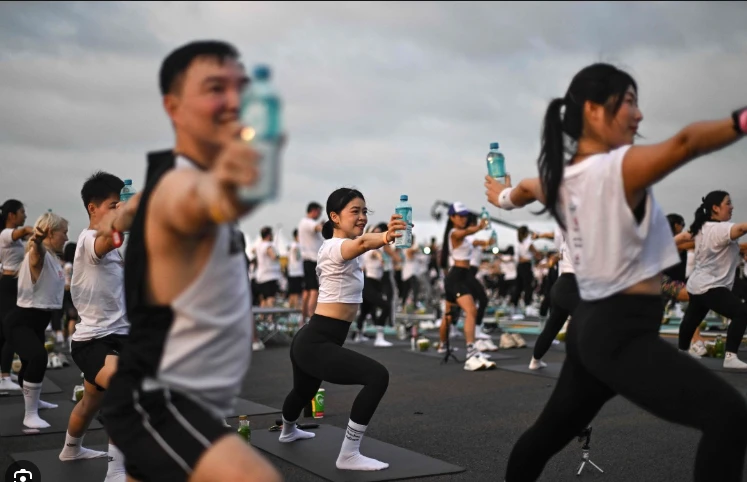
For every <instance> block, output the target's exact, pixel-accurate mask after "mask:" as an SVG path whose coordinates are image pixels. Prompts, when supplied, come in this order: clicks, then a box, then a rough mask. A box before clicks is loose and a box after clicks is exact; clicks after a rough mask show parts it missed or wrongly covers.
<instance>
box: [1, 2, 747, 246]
mask: <svg viewBox="0 0 747 482" xmlns="http://www.w3.org/2000/svg"><path fill="white" fill-rule="evenodd" d="M745 25H747V3H744V2H733V3H731V2H723V3H720V2H708V3H705V2H703V3H699V2H685V3H669V2H646V3H622V2H621V3H616V2H615V3H586V2H584V3H528V2H521V3H504V2H502V3H490V2H474V3H473V2H459V3H449V2H438V3H435V2H434V3H426V2H417V3H416V2H411V3H408V2H400V3H383V2H364V3H352V2H351V3H339V2H334V3H331V2H330V3H326V2H322V3H313V2H303V3H292V2H288V3H279V2H278V3H275V2H272V3H270V2H267V3H263V2H252V3H242V2H230V3H229V2H226V3H222V2H209V3H208V2H204V3H203V2H189V3H178V2H173V3H172V2H168V3H167V2H150V3H140V2H132V3H99V2H96V3H81V2H66V3H62V2H60V3H42V2H3V3H0V106H2V107H1V108H0V163H1V164H0V165H1V166H2V168H1V169H0V197H2V198H3V199H6V198H10V197H13V198H18V199H21V200H22V201H23V202H24V203H25V204H26V205H27V210H28V211H29V215H30V217H31V220H30V222H33V219H35V218H36V217H37V216H38V215H39V214H41V213H42V212H43V211H45V210H46V209H47V208H53V209H54V210H55V211H57V212H59V213H60V214H62V215H63V216H65V217H67V218H68V219H70V221H71V227H70V237H71V238H72V239H75V238H77V235H78V233H80V230H81V229H83V228H84V227H85V226H86V224H87V218H86V214H85V211H84V209H83V206H82V202H81V201H80V198H79V192H80V188H81V185H82V183H83V180H84V179H85V178H86V176H87V175H89V174H90V173H91V172H93V171H94V170H96V169H104V170H106V171H110V172H112V173H114V174H117V175H118V176H120V177H122V178H132V179H133V182H134V184H135V187H136V188H139V187H140V186H141V184H142V182H143V177H144V174H145V153H146V151H148V150H153V149H160V148H164V147H170V146H172V145H173V137H172V132H171V129H170V127H169V124H168V122H167V118H166V115H165V114H164V112H163V110H162V108H161V103H160V98H159V95H158V85H157V72H158V68H159V65H160V62H161V61H162V59H163V58H164V57H165V56H166V55H167V54H168V53H169V52H170V51H171V50H173V49H174V48H176V47H178V46H180V45H182V44H184V43H186V42H189V41H192V40H195V39H209V38H216V39H223V40H227V41H229V42H232V43H233V44H235V45H236V46H237V47H238V48H239V49H240V51H241V52H242V55H243V59H244V61H245V62H246V63H247V64H248V65H252V64H254V63H259V62H263V63H268V64H270V65H271V66H272V67H273V69H274V75H275V81H276V84H277V87H278V89H279V90H280V91H281V93H282V94H283V96H284V99H285V116H286V126H287V131H288V134H289V144H288V148H287V150H286V153H285V156H284V159H283V166H282V193H281V199H280V200H278V201H277V202H274V203H271V204H267V205H265V206H264V207H262V208H261V209H260V210H259V211H257V212H256V213H255V214H254V215H253V216H252V217H251V218H248V219H246V220H244V221H243V222H242V226H243V227H244V228H245V230H247V231H248V232H249V234H250V235H252V237H253V236H255V235H256V233H257V232H258V231H259V229H260V228H261V226H263V225H272V226H278V225H282V226H284V228H285V229H284V230H285V231H286V232H288V231H290V230H292V229H293V227H295V225H296V224H297V222H298V220H299V219H300V217H301V216H303V214H304V212H305V207H306V204H307V203H308V202H309V201H312V200H315V201H318V202H321V203H322V204H324V202H325V201H326V198H327V196H328V194H329V193H330V192H331V191H333V190H334V189H335V188H337V187H340V186H354V187H357V188H359V189H360V190H362V191H363V193H364V194H365V195H366V197H367V201H368V205H369V207H370V208H371V209H373V210H374V211H375V214H374V215H373V216H372V219H371V221H372V222H374V221H379V220H384V219H386V218H388V215H389V213H391V212H392V210H393V208H394V205H395V204H396V202H397V200H398V196H399V195H400V194H402V193H406V194H408V195H409V196H410V199H411V202H412V204H413V206H414V213H415V219H416V221H417V220H418V219H428V217H429V216H428V212H429V211H430V207H431V205H432V204H433V201H434V200H436V199H441V200H446V201H452V200H461V201H463V202H464V203H466V204H467V205H468V206H469V207H471V208H473V209H477V210H479V208H480V207H481V206H482V205H483V204H485V197H484V189H483V186H482V183H483V181H482V178H483V176H484V174H485V172H486V168H485V155H486V153H487V151H488V145H489V143H490V142H492V141H499V142H500V143H501V146H502V149H503V151H504V152H505V155H506V159H507V166H508V169H509V171H510V172H511V173H512V174H513V176H514V179H519V178H522V177H527V176H533V175H536V157H537V154H538V149H539V134H540V127H541V119H542V116H543V114H544V109H545V107H546V105H547V103H548V101H549V100H550V99H551V98H553V97H556V96H562V95H563V94H564V92H565V89H566V88H567V86H568V83H569V82H570V79H571V78H572V76H573V75H574V74H575V73H576V72H577V71H578V70H579V69H580V68H582V67H584V66H585V65H587V64H589V63H592V62H595V61H598V60H604V61H609V62H613V63H615V64H616V65H618V66H621V67H623V68H625V69H627V70H628V71H629V72H630V73H631V74H632V75H633V76H634V77H635V78H636V79H637V81H638V84H639V87H640V91H639V97H640V105H641V108H642V110H643V114H644V117H645V119H644V122H643V124H642V126H641V131H640V132H641V133H642V134H643V135H644V136H645V140H644V141H643V142H647V143H648V142H657V141H660V140H663V139H665V138H666V137H667V136H670V135H672V134H674V133H675V132H676V131H677V130H678V129H679V128H681V127H683V126H685V125H686V124H687V123H689V122H692V121H697V120H702V119H712V118H721V117H725V116H726V115H728V114H729V113H730V112H731V111H732V110H733V109H735V108H737V107H741V106H744V105H745V104H747V94H746V93H745V92H746V91H745V85H747V84H746V83H745V79H747V60H746V59H747V29H745V28H744V26H745ZM746 170H747V141H746V142H742V143H741V144H738V145H736V146H734V147H731V148H730V149H728V150H726V151H723V152H720V153H717V154H714V155H711V156H709V157H708V158H706V159H701V160H699V161H696V162H695V163H693V164H691V165H689V166H687V167H685V168H683V169H681V170H680V171H678V172H677V173H675V174H674V175H672V176H670V177H669V178H668V179H666V180H665V181H664V182H662V183H661V184H659V185H658V186H657V187H656V190H655V193H656V195H657V197H658V199H659V201H660V202H661V203H662V204H663V206H664V208H665V210H666V211H667V212H672V211H676V212H680V213H681V214H683V215H684V216H685V218H686V219H687V220H688V222H689V221H690V219H691V218H692V213H693V212H694V210H695V208H696V207H697V206H698V204H699V200H700V197H701V196H704V195H705V194H706V193H707V192H708V191H710V190H712V189H717V188H718V189H726V190H728V191H730V192H731V193H732V196H733V199H734V202H735V205H736V211H735V219H737V220H743V221H747V192H745V190H743V189H742V188H743V185H744V181H745V171H746ZM496 211H497V210H493V212H494V213H495V212H496ZM502 217H503V218H505V219H508V220H512V221H520V220H526V219H532V214H531V213H530V212H529V211H527V210H522V211H517V212H512V213H510V214H502Z"/></svg>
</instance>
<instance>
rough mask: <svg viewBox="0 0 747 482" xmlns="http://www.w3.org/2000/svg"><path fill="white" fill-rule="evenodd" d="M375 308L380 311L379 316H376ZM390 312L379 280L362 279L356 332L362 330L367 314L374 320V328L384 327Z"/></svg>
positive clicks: (389, 306) (390, 309) (389, 305)
mask: <svg viewBox="0 0 747 482" xmlns="http://www.w3.org/2000/svg"><path fill="white" fill-rule="evenodd" d="M376 308H378V309H380V310H381V312H380V313H379V316H376ZM390 311H392V308H391V304H390V303H389V302H388V301H387V300H386V298H384V293H383V292H382V286H381V280H378V279H375V278H369V277H365V278H363V303H362V304H361V309H360V312H359V313H358V322H357V324H358V331H361V330H362V329H363V322H364V321H365V320H366V315H368V314H369V313H370V314H371V316H372V317H373V318H374V324H375V325H376V326H384V324H385V323H386V320H387V318H388V317H389V312H390Z"/></svg>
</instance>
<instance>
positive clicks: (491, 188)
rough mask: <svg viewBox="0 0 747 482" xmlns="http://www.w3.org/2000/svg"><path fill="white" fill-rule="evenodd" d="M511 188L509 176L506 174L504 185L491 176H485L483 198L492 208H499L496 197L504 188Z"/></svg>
mask: <svg viewBox="0 0 747 482" xmlns="http://www.w3.org/2000/svg"><path fill="white" fill-rule="evenodd" d="M509 187H511V176H510V175H509V174H506V184H502V183H500V182H498V180H497V179H495V178H493V177H491V176H485V188H486V189H487V190H486V191H485V196H487V198H488V202H489V203H490V204H492V205H493V206H496V207H500V206H499V205H498V195H499V194H500V193H501V191H503V190H504V189H506V188H509Z"/></svg>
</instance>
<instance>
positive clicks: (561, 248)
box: [554, 226, 575, 276]
mask: <svg viewBox="0 0 747 482" xmlns="http://www.w3.org/2000/svg"><path fill="white" fill-rule="evenodd" d="M554 241H555V247H556V248H557V250H558V258H559V259H558V276H559V275H561V274H563V273H575V271H573V263H571V254H570V253H569V252H568V244H567V243H566V242H565V236H564V235H563V231H562V230H561V229H560V226H557V227H555V239H554Z"/></svg>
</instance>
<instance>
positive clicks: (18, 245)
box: [0, 228, 26, 271]
mask: <svg viewBox="0 0 747 482" xmlns="http://www.w3.org/2000/svg"><path fill="white" fill-rule="evenodd" d="M13 231H14V230H13V229H11V228H5V229H3V230H2V231H1V232H0V264H1V265H3V270H5V271H18V268H19V267H20V266H21V263H23V256H24V254H25V251H26V248H25V246H24V245H23V241H21V239H20V238H19V239H16V240H15V241H13Z"/></svg>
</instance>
